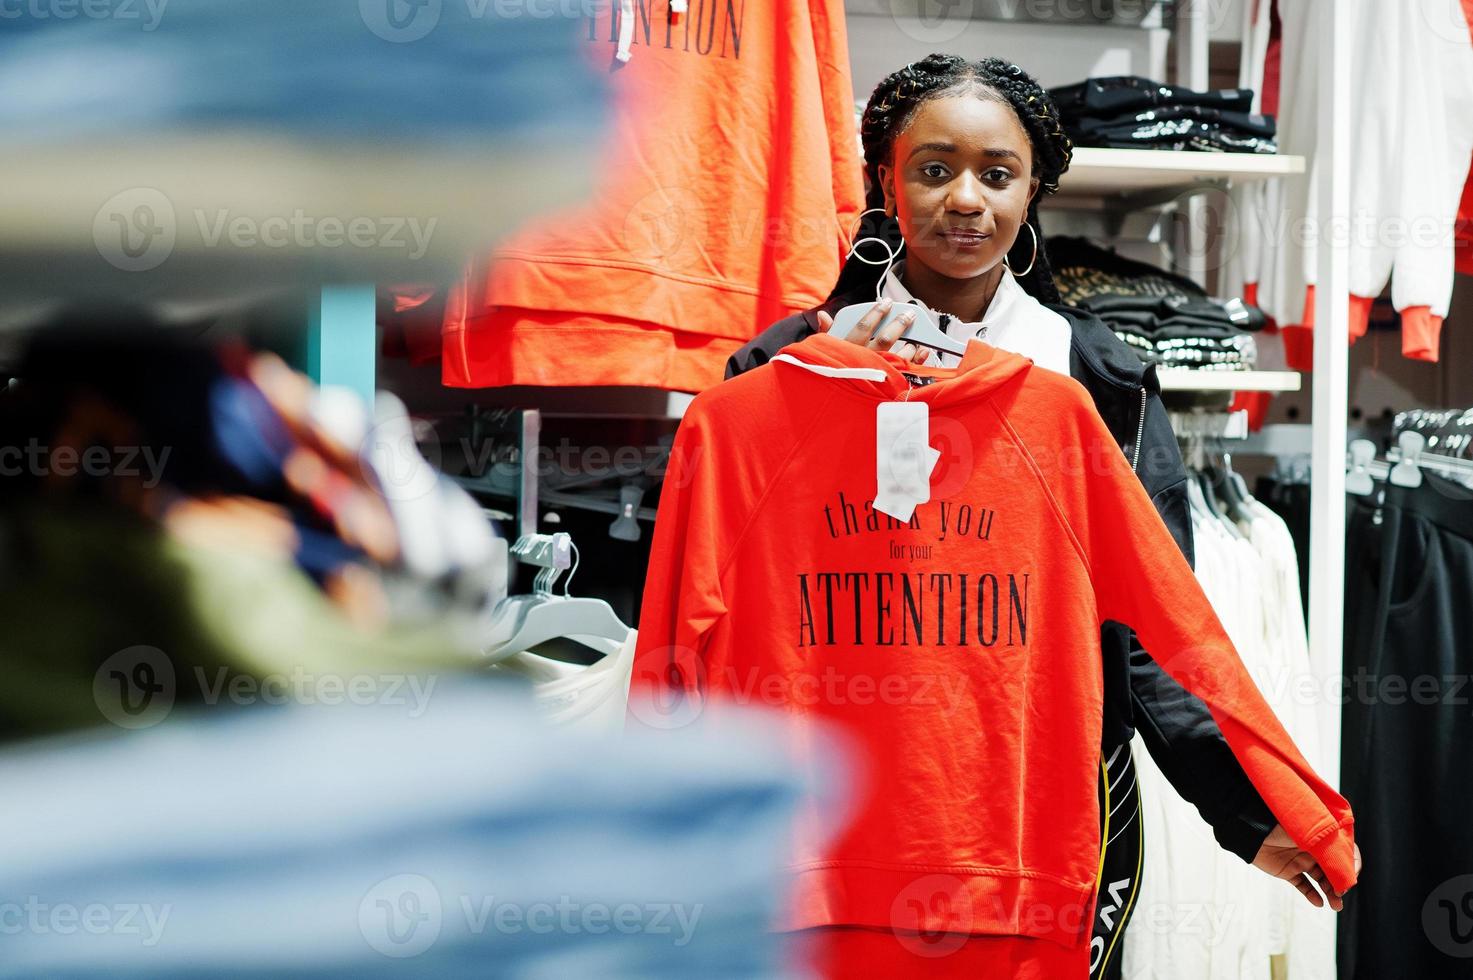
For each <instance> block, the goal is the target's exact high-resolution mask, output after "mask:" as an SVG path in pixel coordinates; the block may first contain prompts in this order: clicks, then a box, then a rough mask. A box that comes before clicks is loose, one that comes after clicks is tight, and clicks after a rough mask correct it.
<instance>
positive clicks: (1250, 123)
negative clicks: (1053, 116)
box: [1070, 105, 1278, 136]
mask: <svg viewBox="0 0 1473 980" xmlns="http://www.w3.org/2000/svg"><path fill="white" fill-rule="evenodd" d="M1177 119H1192V120H1196V121H1197V122H1205V123H1216V124H1217V125H1219V126H1222V127H1224V128H1225V129H1228V130H1230V131H1233V132H1237V133H1241V134H1243V135H1248V136H1274V135H1276V134H1277V132H1278V123H1277V122H1276V121H1275V120H1274V117H1273V116H1266V115H1263V114H1261V113H1256V112H1232V111H1230V110H1226V109H1215V108H1212V107H1210V106H1199V105H1167V106H1158V107H1155V108H1151V109H1140V110H1136V111H1134V112H1123V113H1120V114H1118V115H1112V116H1082V117H1080V118H1079V119H1077V120H1075V123H1074V130H1075V131H1077V132H1078V133H1079V134H1081V135H1085V136H1093V135H1096V134H1101V133H1103V134H1107V135H1108V134H1109V133H1110V131H1112V130H1114V129H1117V128H1118V127H1122V126H1124V127H1132V126H1139V125H1142V124H1145V123H1157V122H1167V121H1171V120H1177ZM1070 135H1071V136H1073V135H1074V132H1071V133H1070Z"/></svg>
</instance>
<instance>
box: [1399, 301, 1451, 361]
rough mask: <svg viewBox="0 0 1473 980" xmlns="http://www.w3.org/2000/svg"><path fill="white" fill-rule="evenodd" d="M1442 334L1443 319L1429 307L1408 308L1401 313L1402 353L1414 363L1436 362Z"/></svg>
mask: <svg viewBox="0 0 1473 980" xmlns="http://www.w3.org/2000/svg"><path fill="white" fill-rule="evenodd" d="M1441 333H1442V317H1440V316H1434V315H1433V314H1432V308H1431V307H1428V306H1408V307H1407V308H1406V309H1404V310H1402V311H1401V353H1402V355H1403V356H1404V357H1409V358H1411V359H1412V360H1414V361H1436V360H1437V353H1438V351H1437V345H1438V340H1439V338H1440V335H1441Z"/></svg>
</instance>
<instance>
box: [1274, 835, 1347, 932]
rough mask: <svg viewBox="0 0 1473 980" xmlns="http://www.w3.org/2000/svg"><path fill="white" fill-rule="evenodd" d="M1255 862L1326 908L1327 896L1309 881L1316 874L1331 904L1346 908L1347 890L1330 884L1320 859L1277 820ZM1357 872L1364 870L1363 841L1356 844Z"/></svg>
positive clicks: (1310, 901)
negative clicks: (1361, 865) (1339, 890)
mask: <svg viewBox="0 0 1473 980" xmlns="http://www.w3.org/2000/svg"><path fill="white" fill-rule="evenodd" d="M1253 866H1254V867H1255V868H1258V869H1259V870H1260V871H1266V872H1267V873H1269V874H1271V875H1273V876H1274V877H1275V878H1283V879H1284V880H1285V881H1287V882H1288V883H1289V884H1291V885H1293V886H1294V887H1295V888H1297V889H1299V892H1300V894H1302V895H1303V896H1304V897H1305V899H1306V900H1307V901H1308V902H1309V904H1311V905H1313V906H1314V907H1315V908H1323V907H1324V904H1325V901H1324V899H1322V898H1320V895H1319V892H1317V891H1315V890H1314V885H1311V884H1310V883H1309V879H1311V878H1313V879H1314V880H1315V881H1316V882H1317V883H1318V884H1319V886H1320V888H1321V889H1323V890H1324V893H1325V894H1326V895H1327V896H1328V897H1329V899H1330V908H1332V909H1334V910H1335V911H1336V912H1339V911H1340V910H1341V909H1343V908H1345V897H1344V894H1343V893H1342V892H1337V891H1335V889H1334V888H1331V887H1330V882H1329V879H1327V878H1326V877H1325V872H1324V869H1322V868H1321V867H1320V865H1319V862H1318V861H1316V860H1315V859H1314V857H1313V856H1312V855H1310V854H1309V852H1307V851H1303V850H1300V848H1299V845H1298V844H1295V843H1294V840H1293V838H1291V837H1290V836H1289V835H1288V834H1287V833H1286V832H1285V831H1284V828H1283V825H1282V824H1275V825H1274V829H1273V830H1271V831H1269V833H1268V837H1267V838H1266V839H1265V840H1264V842H1263V846H1262V847H1260V848H1259V849H1258V856H1257V857H1255V858H1254V859H1253ZM1355 873H1356V874H1357V875H1358V874H1360V845H1359V844H1357V845H1355Z"/></svg>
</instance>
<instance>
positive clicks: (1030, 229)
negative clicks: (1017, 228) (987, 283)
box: [1002, 221, 1038, 279]
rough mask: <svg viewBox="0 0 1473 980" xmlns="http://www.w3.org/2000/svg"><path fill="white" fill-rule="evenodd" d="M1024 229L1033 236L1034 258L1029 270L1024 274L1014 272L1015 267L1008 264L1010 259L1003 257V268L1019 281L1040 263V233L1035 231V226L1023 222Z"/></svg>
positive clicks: (1025, 270) (1030, 262) (1031, 260)
mask: <svg viewBox="0 0 1473 980" xmlns="http://www.w3.org/2000/svg"><path fill="white" fill-rule="evenodd" d="M1023 227H1024V228H1027V229H1028V233H1029V234H1030V235H1032V236H1033V258H1031V259H1029V260H1028V268H1026V269H1024V270H1023V271H1022V272H1013V267H1012V264H1011V263H1009V262H1008V257H1007V256H1006V255H1004V256H1003V257H1002V264H1003V268H1005V269H1007V270H1008V271H1009V272H1013V276H1014V277H1015V278H1018V279H1022V278H1023V277H1024V276H1026V275H1028V273H1030V272H1032V271H1033V265H1034V263H1036V262H1037V261H1038V232H1036V231H1034V230H1033V225H1032V224H1030V223H1029V222H1027V221H1025V222H1023Z"/></svg>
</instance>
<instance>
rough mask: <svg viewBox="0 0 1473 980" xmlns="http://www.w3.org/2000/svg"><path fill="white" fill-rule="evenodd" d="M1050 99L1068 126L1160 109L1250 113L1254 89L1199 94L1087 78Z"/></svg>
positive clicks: (1132, 79) (1134, 78)
mask: <svg viewBox="0 0 1473 980" xmlns="http://www.w3.org/2000/svg"><path fill="white" fill-rule="evenodd" d="M1049 95H1050V96H1052V97H1053V100H1054V104H1055V105H1057V106H1058V107H1059V112H1060V113H1062V114H1063V115H1064V117H1065V119H1066V122H1067V120H1068V119H1069V118H1070V117H1075V118H1079V117H1083V116H1096V117H1106V116H1112V115H1119V114H1120V113H1122V112H1130V111H1133V110H1136V109H1150V108H1155V107H1158V106H1172V105H1194V106H1206V107H1210V108H1215V109H1226V110H1228V111H1231V112H1247V111H1249V109H1251V108H1252V106H1253V91H1252V90H1251V89H1238V88H1234V89H1209V90H1208V91H1205V92H1199V91H1197V90H1196V89H1190V88H1186V87H1185V86H1181V85H1163V84H1161V83H1160V82H1156V81H1153V80H1151V79H1149V78H1142V77H1141V76H1139V75H1113V76H1108V77H1104V78H1087V79H1085V80H1084V81H1082V82H1077V83H1075V84H1073V85H1063V86H1060V87H1058V88H1054V89H1049Z"/></svg>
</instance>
